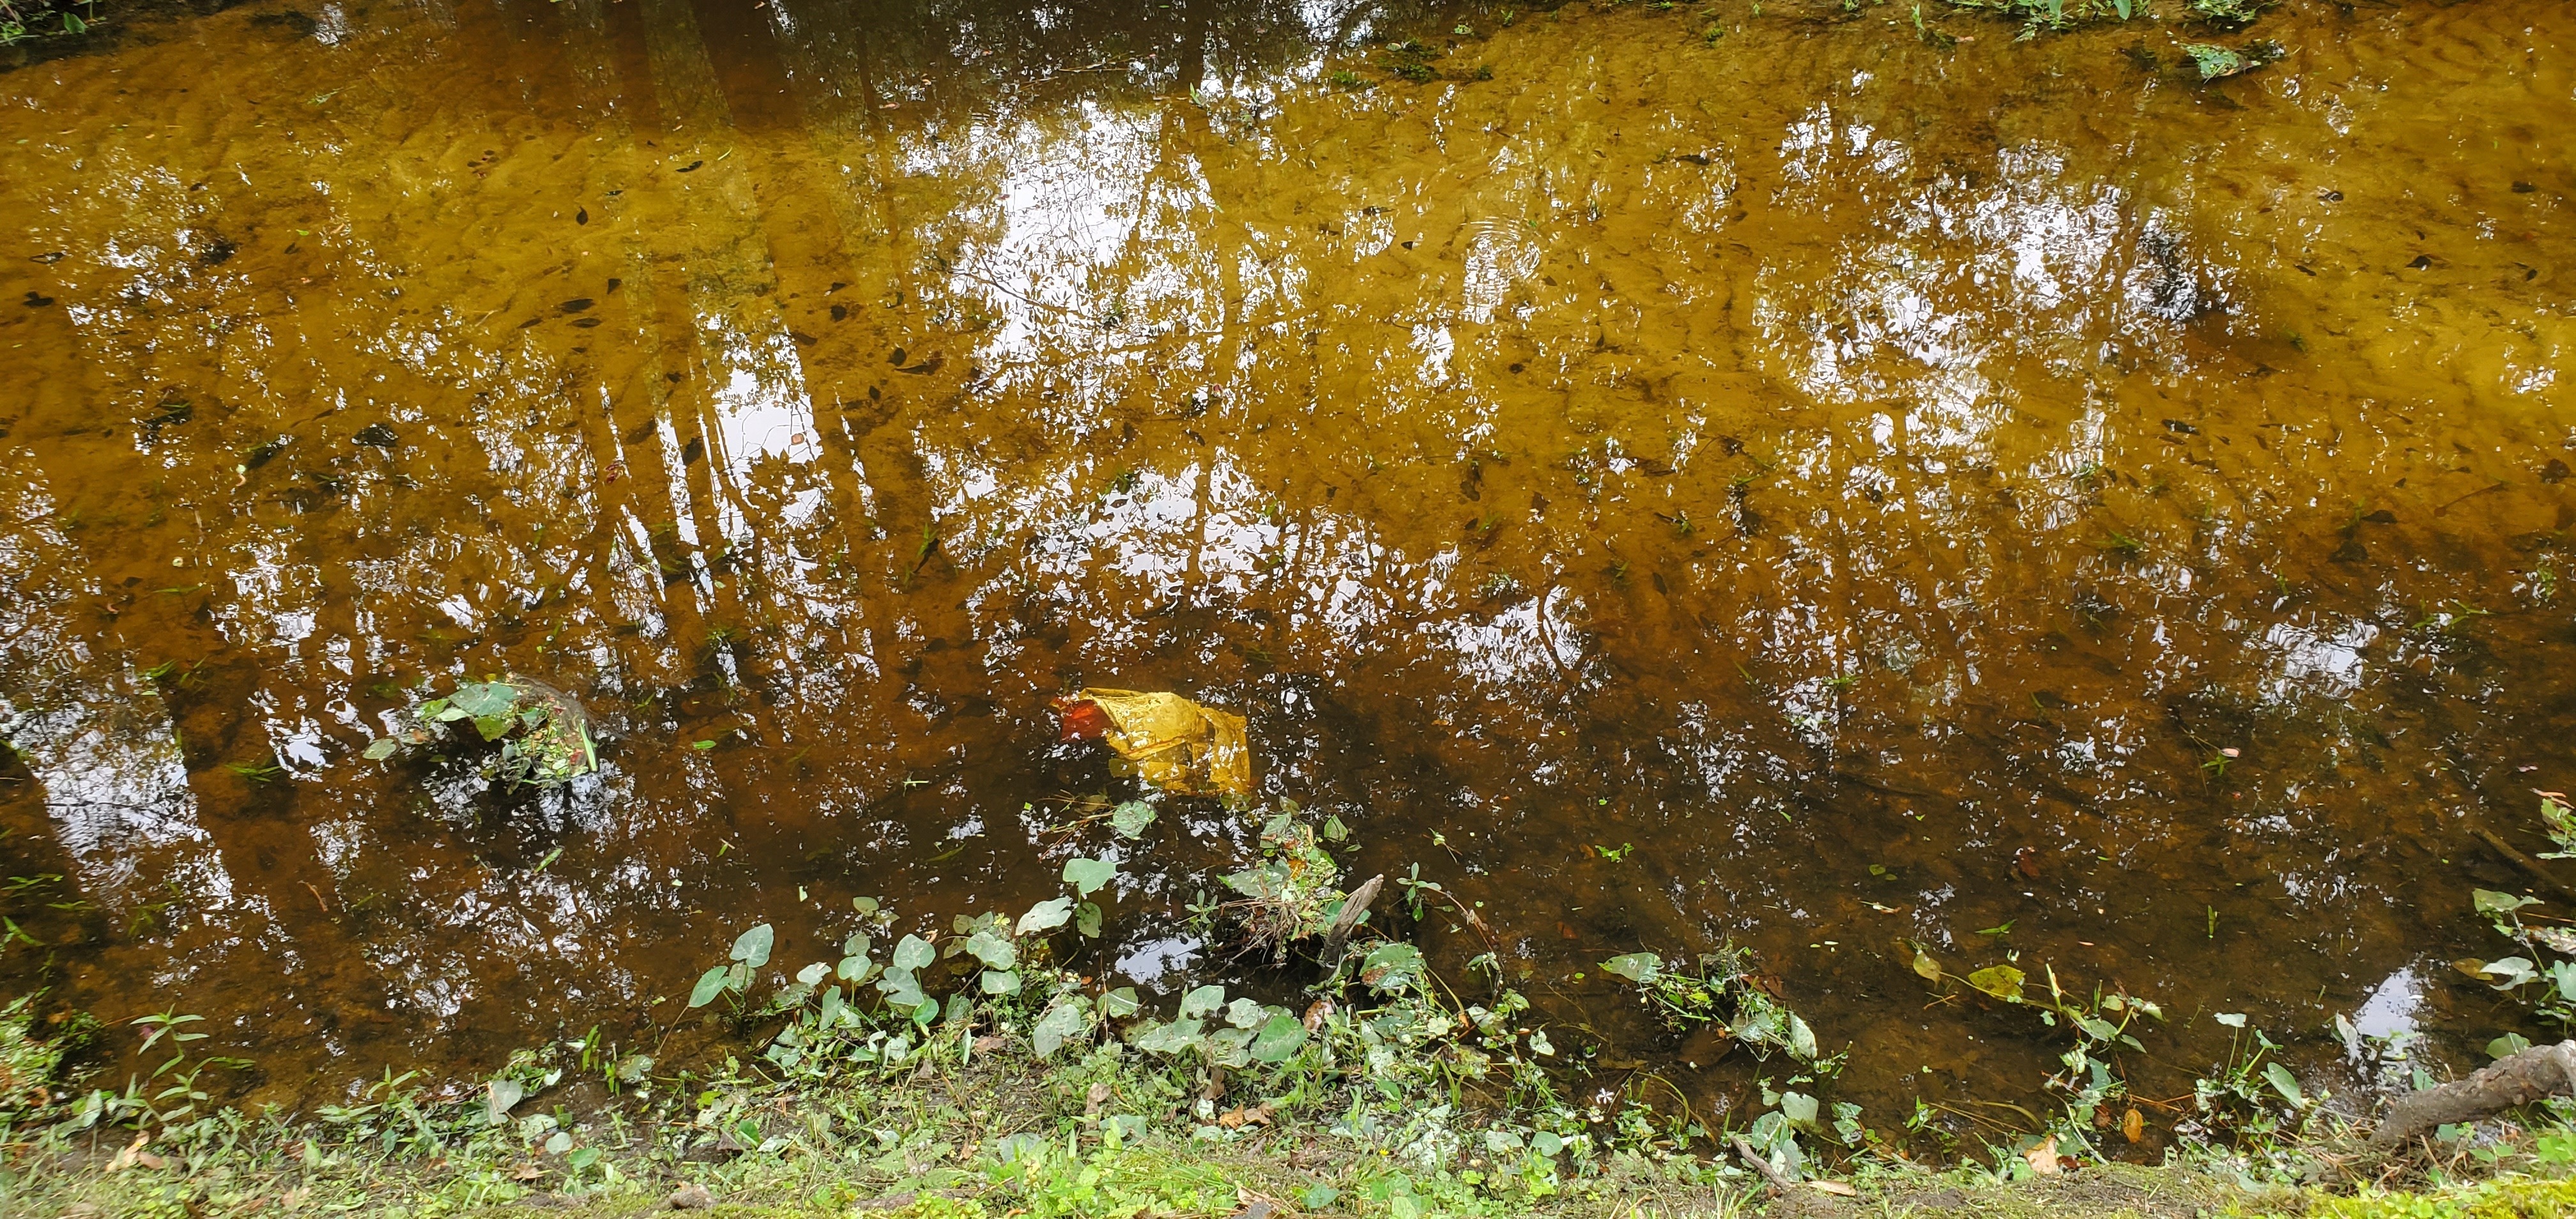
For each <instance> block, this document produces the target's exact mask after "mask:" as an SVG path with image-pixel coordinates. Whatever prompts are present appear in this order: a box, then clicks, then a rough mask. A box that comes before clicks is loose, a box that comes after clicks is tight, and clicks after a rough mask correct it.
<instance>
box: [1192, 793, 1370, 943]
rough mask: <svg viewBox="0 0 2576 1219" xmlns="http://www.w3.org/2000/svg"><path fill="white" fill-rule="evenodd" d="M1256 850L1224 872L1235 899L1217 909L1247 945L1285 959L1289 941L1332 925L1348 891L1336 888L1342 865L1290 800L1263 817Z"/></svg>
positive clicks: (1293, 941)
mask: <svg viewBox="0 0 2576 1219" xmlns="http://www.w3.org/2000/svg"><path fill="white" fill-rule="evenodd" d="M1260 852H1261V854H1260V858H1259V860H1257V861H1256V862H1255V863H1253V864H1252V866H1250V867H1247V868H1244V869H1243V870H1241V871H1238V872H1234V873H1232V874H1230V875H1228V876H1226V877H1225V887H1226V888H1228V889H1231V890H1233V891H1234V892H1235V894H1236V898H1235V900H1232V901H1228V902H1225V903H1223V904H1222V905H1220V906H1219V907H1218V911H1219V913H1220V914H1221V915H1222V916H1223V917H1225V918H1227V919H1229V920H1230V921H1231V922H1233V924H1234V925H1235V927H1236V928H1237V929H1238V933H1239V934H1240V936H1241V939H1242V942H1243V944H1244V945H1245V946H1246V948H1247V949H1259V950H1266V951H1268V952H1269V953H1270V955H1271V957H1272V959H1273V960H1280V961H1284V960H1286V959H1287V955H1288V950H1289V947H1290V946H1291V945H1293V944H1295V943H1297V942H1299V941H1302V940H1306V939H1309V938H1312V937H1316V936H1321V935H1324V934H1326V933H1327V932H1328V931H1330V930H1331V929H1332V927H1333V925H1334V921H1335V919H1337V918H1338V917H1339V916H1340V914H1341V913H1342V905H1343V902H1344V901H1345V900H1346V899H1347V898H1348V896H1349V895H1348V894H1346V893H1344V892H1343V891H1342V889H1341V887H1340V882H1341V877H1342V868H1341V865H1340V864H1339V863H1337V862H1335V861H1334V859H1333V857H1332V855H1331V853H1330V852H1328V851H1326V850H1325V849H1324V845H1323V838H1322V835H1321V833H1320V832H1319V831H1318V829H1317V828H1316V827H1315V826H1314V825H1312V824H1310V823H1308V822H1307V821H1306V820H1305V819H1304V818H1303V817H1302V815H1301V812H1300V810H1299V809H1298V808H1297V806H1296V805H1295V804H1294V803H1287V804H1285V805H1284V806H1283V807H1282V809H1281V811H1279V812H1277V813H1273V814H1270V815H1269V816H1268V817H1266V818H1264V820H1263V822H1262V826H1261V840H1260Z"/></svg>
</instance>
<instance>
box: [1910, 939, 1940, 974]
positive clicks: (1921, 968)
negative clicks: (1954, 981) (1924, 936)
mask: <svg viewBox="0 0 2576 1219" xmlns="http://www.w3.org/2000/svg"><path fill="white" fill-rule="evenodd" d="M1914 973H1915V975H1916V976H1918V977H1920V978H1922V979H1923V980H1924V981H1926V982H1939V981H1940V980H1941V963H1940V962H1939V961H1936V960H1933V959H1932V954H1931V953H1930V952H1927V951H1925V950H1924V948H1923V946H1922V945H1921V944H1917V945H1915V946H1914Z"/></svg>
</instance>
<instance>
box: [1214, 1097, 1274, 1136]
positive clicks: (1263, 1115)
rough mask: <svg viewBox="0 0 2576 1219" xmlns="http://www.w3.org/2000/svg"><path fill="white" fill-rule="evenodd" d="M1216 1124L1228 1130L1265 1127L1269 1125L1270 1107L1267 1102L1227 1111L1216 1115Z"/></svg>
mask: <svg viewBox="0 0 2576 1219" xmlns="http://www.w3.org/2000/svg"><path fill="white" fill-rule="evenodd" d="M1216 1124H1217V1125H1220V1126H1223V1127H1225V1128H1226V1129H1228V1130H1236V1129H1240V1128H1242V1127H1245V1126H1267V1125H1269V1124H1270V1105H1269V1103H1268V1102H1263V1103H1262V1104H1258V1105H1254V1106H1251V1107H1249V1108H1244V1109H1228V1110H1226V1111H1225V1112H1223V1113H1220V1114H1217V1115H1216Z"/></svg>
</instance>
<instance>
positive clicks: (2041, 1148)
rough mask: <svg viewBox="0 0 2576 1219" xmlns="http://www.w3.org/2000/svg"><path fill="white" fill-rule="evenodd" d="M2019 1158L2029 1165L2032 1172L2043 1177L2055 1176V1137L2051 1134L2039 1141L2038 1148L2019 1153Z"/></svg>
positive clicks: (2056, 1170)
mask: <svg viewBox="0 0 2576 1219" xmlns="http://www.w3.org/2000/svg"><path fill="white" fill-rule="evenodd" d="M2021 1158H2022V1159H2023V1160H2024V1161H2025V1162H2027V1163H2028V1164H2029V1165H2030V1170H2031V1171H2032V1172H2035V1173H2038V1174H2039V1175H2040V1176H2043V1177H2053V1176H2056V1175H2057V1172H2058V1169H2057V1136H2056V1135H2053V1134H2052V1135H2050V1136H2048V1137H2047V1138H2044V1139H2041V1140H2040V1141H2039V1145H2038V1146H2036V1147H2033V1148H2031V1149H2030V1150H2028V1151H2025V1152H2023V1153H2021Z"/></svg>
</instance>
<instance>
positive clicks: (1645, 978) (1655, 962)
mask: <svg viewBox="0 0 2576 1219" xmlns="http://www.w3.org/2000/svg"><path fill="white" fill-rule="evenodd" d="M1601 968H1602V970H1603V971H1604V972H1606V973H1614V974H1617V975H1619V976H1620V977H1622V978H1626V979H1627V980H1629V981H1631V982H1634V983H1636V984H1637V985H1639V986H1644V985H1645V984H1647V983H1649V982H1652V981H1654V980H1655V975H1656V974H1659V973H1662V972H1663V969H1664V960H1663V958H1662V957H1658V956H1656V955H1655V954H1653V953H1651V952H1629V953H1622V954H1620V955H1618V956H1615V957H1612V958H1610V959H1609V960H1607V961H1603V962H1602V963H1601Z"/></svg>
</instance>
